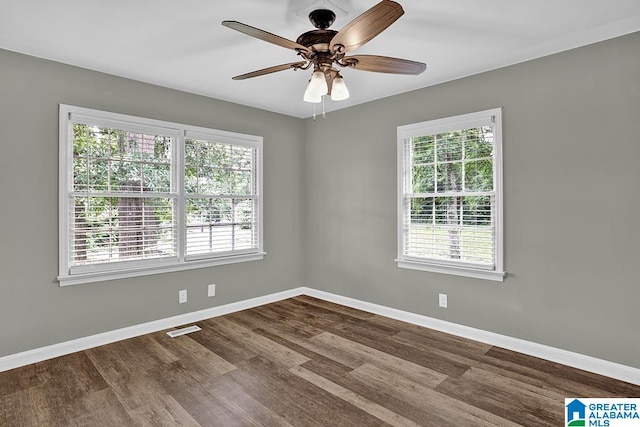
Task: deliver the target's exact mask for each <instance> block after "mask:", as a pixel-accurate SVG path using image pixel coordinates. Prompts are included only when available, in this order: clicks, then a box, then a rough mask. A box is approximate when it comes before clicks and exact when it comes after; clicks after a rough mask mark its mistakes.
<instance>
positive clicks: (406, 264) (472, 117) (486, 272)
mask: <svg viewBox="0 0 640 427" xmlns="http://www.w3.org/2000/svg"><path fill="white" fill-rule="evenodd" d="M492 117H493V120H494V156H495V159H494V165H495V166H494V191H495V203H496V206H495V217H494V221H495V225H496V230H495V247H494V251H495V254H494V257H495V266H494V268H493V269H487V268H486V267H474V266H473V265H469V264H463V263H456V262H446V261H442V262H439V261H436V260H430V259H425V258H416V257H409V256H406V255H404V254H403V250H402V248H403V241H404V236H403V215H404V211H403V207H402V206H403V196H404V194H403V193H404V185H403V184H404V182H403V181H404V144H405V141H406V140H407V139H409V138H414V137H418V136H424V135H427V134H434V133H437V132H444V131H451V130H458V129H460V128H461V126H462V127H472V126H474V125H486V123H487V118H489V119H491V118H492ZM397 135H398V141H397V174H398V175H397V178H398V184H397V185H398V189H397V194H398V199H397V209H398V231H397V237H398V258H397V259H396V260H395V261H396V263H397V265H398V267H400V268H408V269H412V270H422V271H429V272H434V273H443V274H451V275H456V276H463V277H472V278H476V279H484V280H491V281H496V282H503V281H504V278H505V277H506V272H505V271H504V220H503V216H504V210H503V173H504V171H503V169H504V165H503V160H502V109H501V108H494V109H490V110H484V111H478V112H475V113H469V114H462V115H459V116H453V117H447V118H442V119H436V120H429V121H426V122H421V123H414V124H410V125H405V126H398V131H397Z"/></svg>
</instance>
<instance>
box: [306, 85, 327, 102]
mask: <svg viewBox="0 0 640 427" xmlns="http://www.w3.org/2000/svg"><path fill="white" fill-rule="evenodd" d="M302 99H303V100H304V102H311V103H314V104H318V103H319V102H321V101H322V95H318V94H316V93H313V91H312V90H311V83H309V84H308V85H307V90H305V91H304V97H303V98H302Z"/></svg>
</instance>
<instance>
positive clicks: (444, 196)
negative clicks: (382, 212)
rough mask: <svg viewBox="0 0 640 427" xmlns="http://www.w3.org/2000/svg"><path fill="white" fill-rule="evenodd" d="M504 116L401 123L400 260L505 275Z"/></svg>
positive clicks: (479, 114) (426, 266) (420, 265)
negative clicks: (503, 206) (503, 200)
mask: <svg viewBox="0 0 640 427" xmlns="http://www.w3.org/2000/svg"><path fill="white" fill-rule="evenodd" d="M501 123H502V119H501V110H500V109H493V110H487V111H481V112H477V113H471V114H465V115H461V116H456V117H449V118H445V119H439V120H432V121H428V122H423V123H417V124H412V125H407V126H400V127H398V259H397V263H398V266H399V267H403V268H412V269H417V270H425V271H434V272H439V273H449V274H456V275H461V276H468V277H476V278H482V279H488V280H496V281H503V280H504V271H503V260H502V258H503V255H502V125H501Z"/></svg>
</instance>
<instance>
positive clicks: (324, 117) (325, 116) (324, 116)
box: [322, 95, 327, 119]
mask: <svg viewBox="0 0 640 427" xmlns="http://www.w3.org/2000/svg"><path fill="white" fill-rule="evenodd" d="M322 118H323V119H326V118H327V115H326V113H325V112H324V95H322Z"/></svg>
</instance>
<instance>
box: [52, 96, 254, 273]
mask: <svg viewBox="0 0 640 427" xmlns="http://www.w3.org/2000/svg"><path fill="white" fill-rule="evenodd" d="M261 182H262V138H261V137H256V136H250V135H241V134H235V133H230V132H223V131H218V130H214V129H206V128H198V127H194V126H187V125H181V124H176V123H169V122H161V121H157V120H151V119H144V118H140V117H131V116H125V115H121V114H115V113H107V112H103V111H97V110H89V109H86V108H80V107H72V106H67V105H61V106H60V236H59V239H60V272H59V276H58V280H59V281H60V284H61V285H72V284H78V283H85V282H94V281H100V280H108V279H114V278H122V277H132V276H137V275H143V274H154V273H159V272H165V271H177V270H182V269H188V268H197V267H206V266H212V265H219V264H227V263H233V262H242V261H251V260H257V259H262V258H263V256H264V252H263V250H262V196H261V194H262V190H261Z"/></svg>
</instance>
